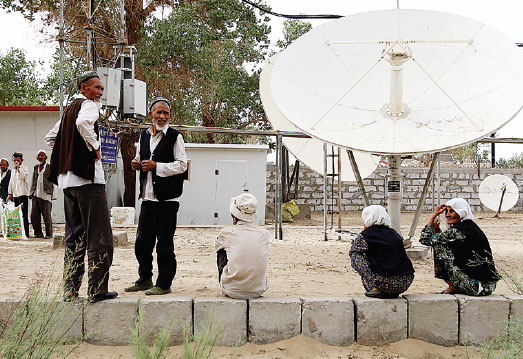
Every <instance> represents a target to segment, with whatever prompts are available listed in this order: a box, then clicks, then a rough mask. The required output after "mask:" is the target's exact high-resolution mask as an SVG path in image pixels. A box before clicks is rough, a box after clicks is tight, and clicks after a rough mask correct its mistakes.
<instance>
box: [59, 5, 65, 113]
mask: <svg viewBox="0 0 523 359" xmlns="http://www.w3.org/2000/svg"><path fill="white" fill-rule="evenodd" d="M64 36H65V34H64V0H60V32H59V35H58V42H59V44H60V65H59V66H60V118H62V115H63V113H64V41H65V40H64Z"/></svg>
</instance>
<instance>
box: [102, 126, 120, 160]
mask: <svg viewBox="0 0 523 359" xmlns="http://www.w3.org/2000/svg"><path fill="white" fill-rule="evenodd" d="M98 130H99V132H100V140H101V144H102V163H111V164H114V165H116V158H117V156H118V136H117V135H115V134H113V133H112V132H111V130H110V129H108V128H107V127H104V126H99V127H98Z"/></svg>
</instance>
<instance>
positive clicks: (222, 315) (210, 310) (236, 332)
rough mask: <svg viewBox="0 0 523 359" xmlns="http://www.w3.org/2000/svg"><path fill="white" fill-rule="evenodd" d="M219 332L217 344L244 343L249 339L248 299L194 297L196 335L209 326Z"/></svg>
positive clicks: (231, 344)
mask: <svg viewBox="0 0 523 359" xmlns="http://www.w3.org/2000/svg"><path fill="white" fill-rule="evenodd" d="M211 323H212V326H211V328H212V327H213V328H212V329H213V330H211V333H212V334H211V335H214V333H216V331H218V333H219V338H218V341H217V345H219V346H235V345H243V344H245V342H246V341H247V300H241V299H231V298H196V299H194V335H195V336H196V335H197V333H198V332H200V333H201V332H202V331H204V330H206V329H208V328H209V326H210V325H211Z"/></svg>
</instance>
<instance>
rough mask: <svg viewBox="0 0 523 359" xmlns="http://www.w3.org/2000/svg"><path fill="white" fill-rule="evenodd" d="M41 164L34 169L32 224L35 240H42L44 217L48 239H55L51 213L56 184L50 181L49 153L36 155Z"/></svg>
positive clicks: (31, 196)
mask: <svg viewBox="0 0 523 359" xmlns="http://www.w3.org/2000/svg"><path fill="white" fill-rule="evenodd" d="M36 160H37V161H38V162H39V163H38V164H37V165H35V166H34V169H33V181H32V184H31V191H30V193H31V194H30V195H29V199H30V200H32V204H33V206H32V209H31V223H32V225H33V232H34V237H35V238H42V237H44V234H43V232H42V217H43V218H44V224H45V237H44V238H46V239H48V238H52V237H53V220H52V217H51V212H52V210H53V204H52V202H51V201H52V200H53V196H54V184H53V183H52V182H51V181H49V170H50V166H49V163H47V152H46V151H44V150H39V151H38V152H37V154H36Z"/></svg>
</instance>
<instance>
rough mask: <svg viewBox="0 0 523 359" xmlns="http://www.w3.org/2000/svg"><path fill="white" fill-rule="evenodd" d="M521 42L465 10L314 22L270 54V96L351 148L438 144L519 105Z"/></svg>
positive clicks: (506, 115) (473, 135) (490, 127)
mask: <svg viewBox="0 0 523 359" xmlns="http://www.w3.org/2000/svg"><path fill="white" fill-rule="evenodd" d="M522 93H523V60H522V54H521V49H519V50H518V48H517V46H516V45H515V44H514V42H513V41H510V40H509V39H507V38H506V37H505V36H504V35H502V34H500V33H499V32H498V31H496V30H494V29H492V28H491V27H488V26H486V25H484V24H482V23H479V22H477V21H475V20H471V19H469V18H465V17H461V16H457V15H453V14H447V13H441V12H434V11H425V10H382V11H373V12H367V13H361V14H356V15H351V16H347V17H344V18H341V19H339V20H334V21H331V22H329V23H326V24H324V25H322V26H319V27H317V28H314V29H312V30H311V31H309V32H308V33H306V34H305V35H303V36H302V37H300V38H299V39H297V40H296V41H295V42H293V43H292V44H291V45H290V46H289V47H288V48H287V49H286V50H284V51H283V52H281V54H280V56H279V57H278V58H277V59H276V60H275V61H274V68H273V69H272V74H271V78H270V95H271V96H272V98H273V99H274V102H275V104H276V106H277V108H278V110H279V111H281V113H282V114H283V116H285V118H287V119H288V120H289V121H291V122H292V123H294V124H295V125H296V126H297V127H298V128H300V129H301V130H302V131H304V132H306V133H308V134H309V135H311V136H314V137H317V138H319V139H321V140H323V141H326V142H329V143H333V144H337V145H340V146H345V147H349V148H352V149H354V150H360V151H366V152H370V153H380V154H388V155H401V154H415V153H423V152H435V151H441V150H446V149H449V148H454V147H457V146H460V145H464V144H467V143H470V142H473V141H475V140H478V139H480V138H482V137H485V136H487V135H489V134H491V133H493V132H495V131H496V130H497V129H499V128H500V127H502V126H503V125H504V124H506V123H507V122H508V121H510V120H511V119H512V118H513V117H514V116H515V115H516V114H517V113H518V112H519V111H520V110H521V108H522V102H523V101H522V98H521V94H522Z"/></svg>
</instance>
